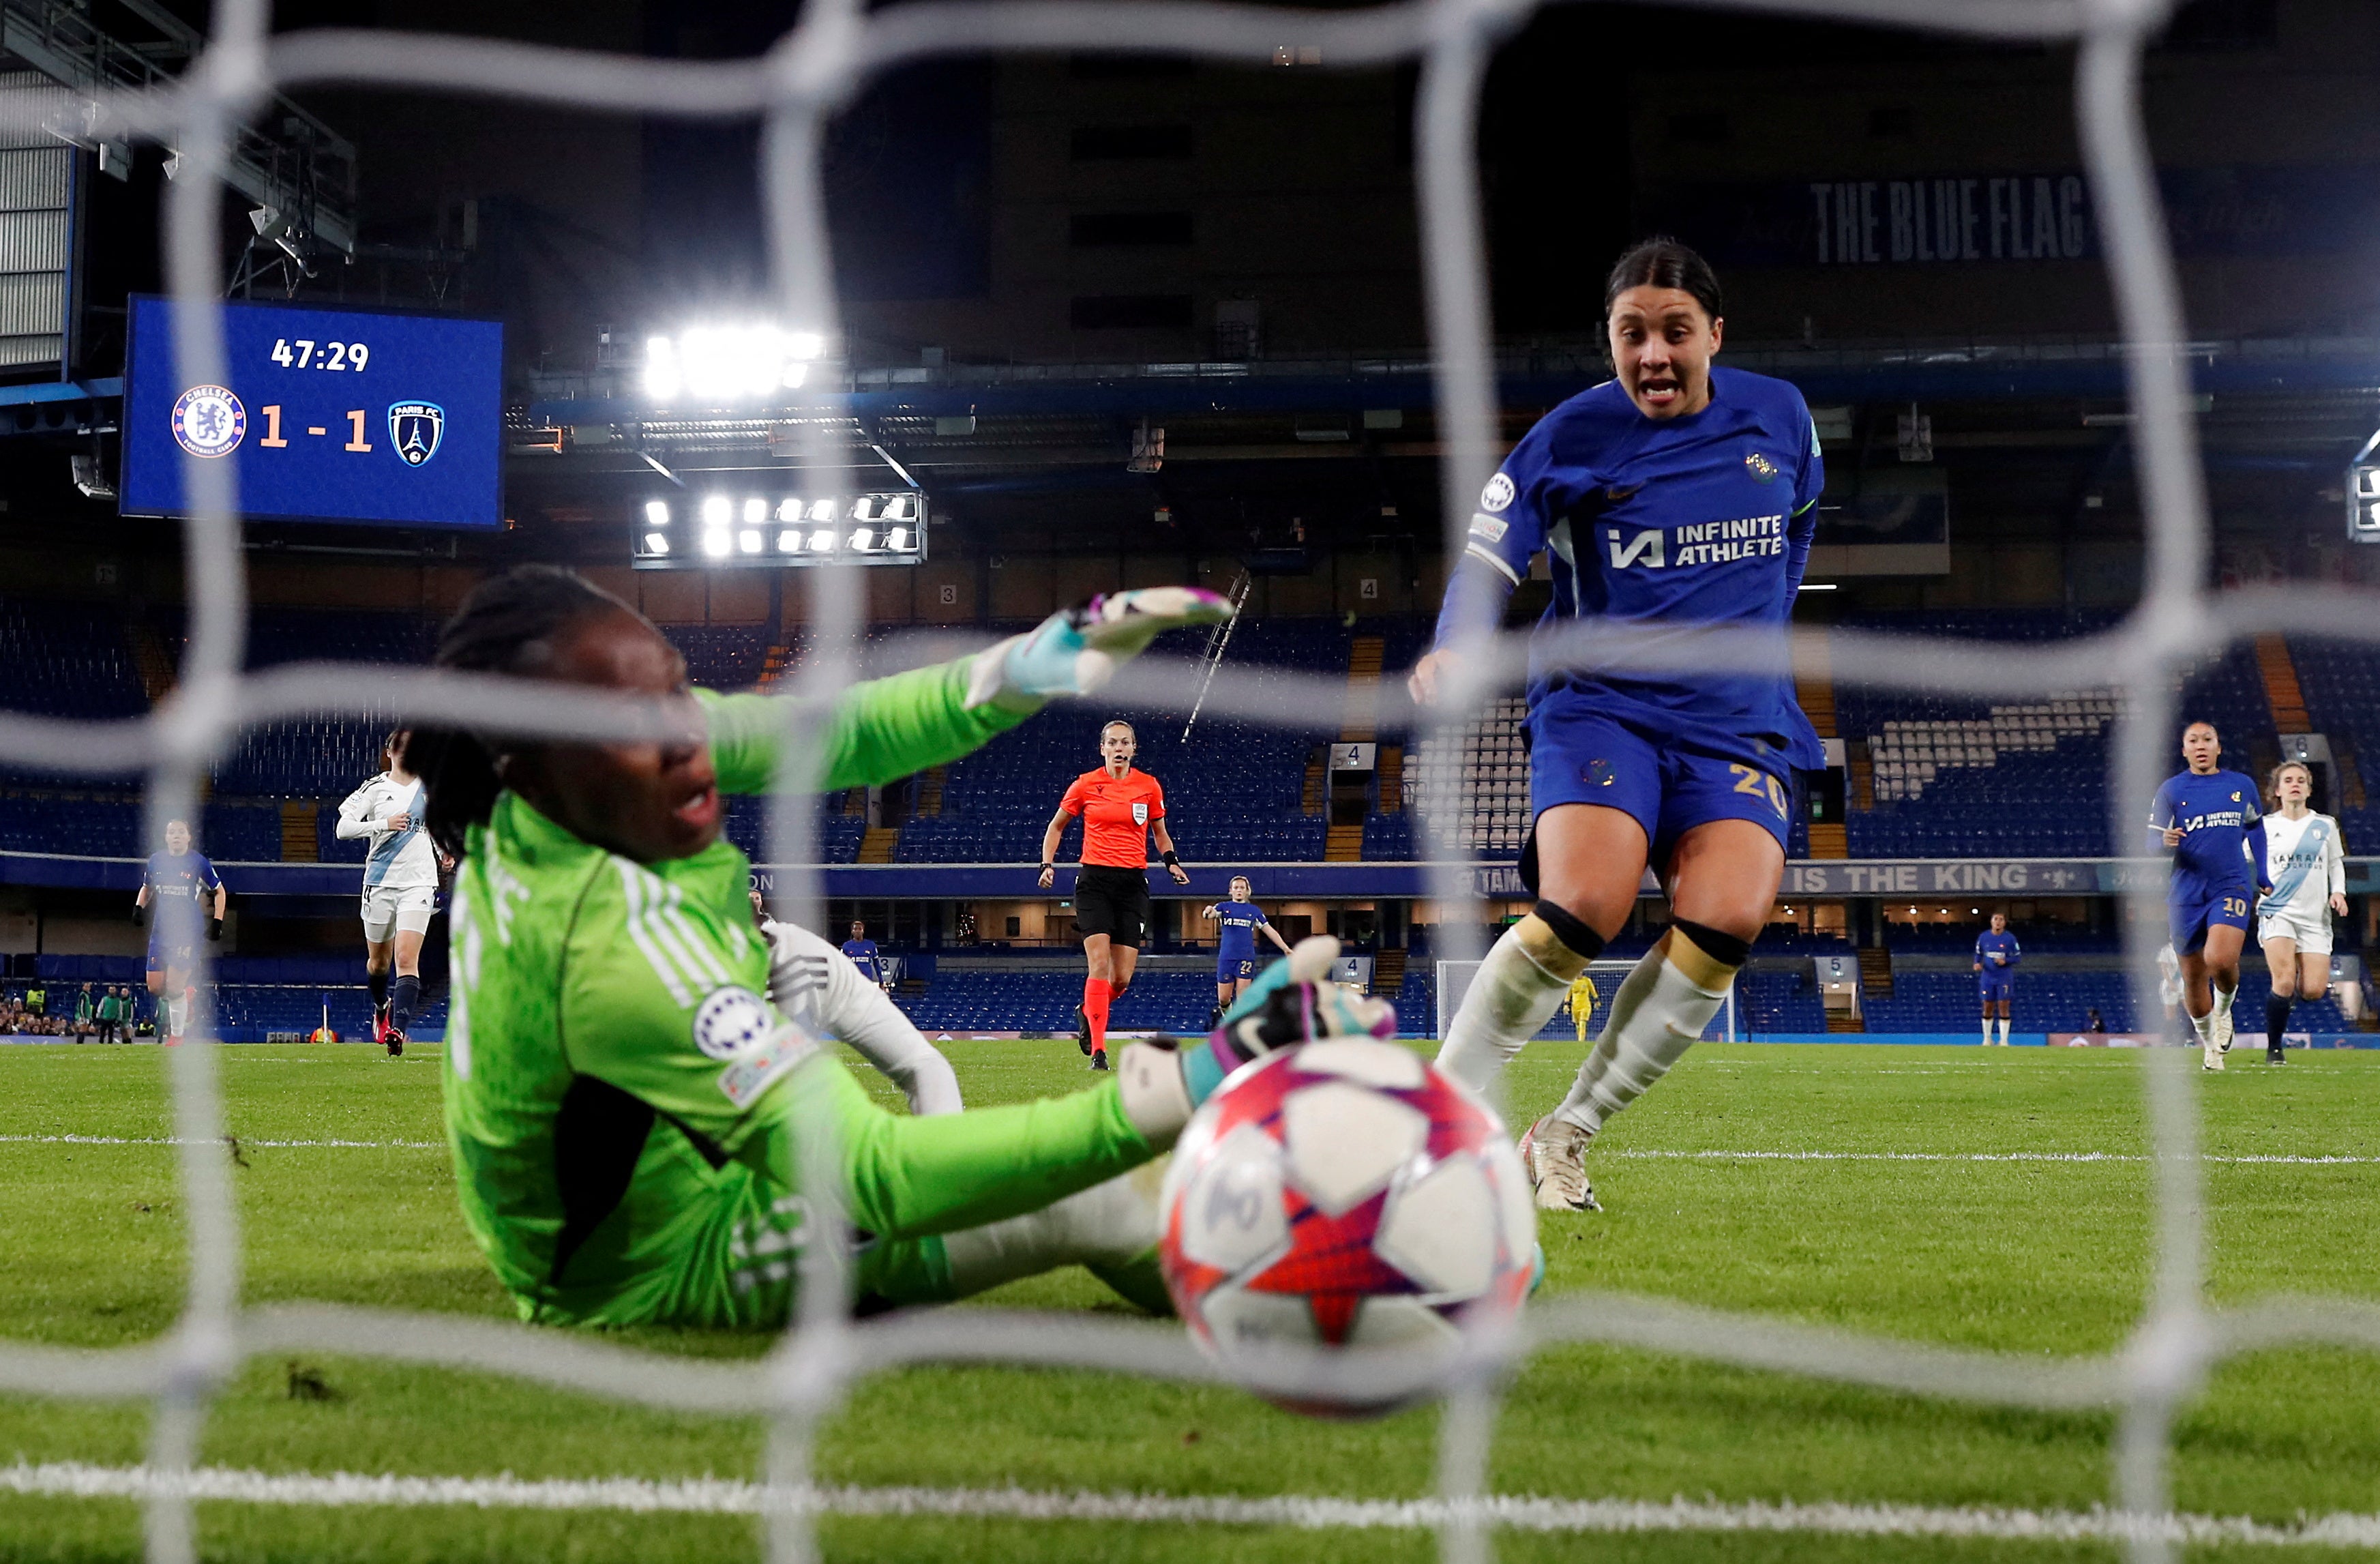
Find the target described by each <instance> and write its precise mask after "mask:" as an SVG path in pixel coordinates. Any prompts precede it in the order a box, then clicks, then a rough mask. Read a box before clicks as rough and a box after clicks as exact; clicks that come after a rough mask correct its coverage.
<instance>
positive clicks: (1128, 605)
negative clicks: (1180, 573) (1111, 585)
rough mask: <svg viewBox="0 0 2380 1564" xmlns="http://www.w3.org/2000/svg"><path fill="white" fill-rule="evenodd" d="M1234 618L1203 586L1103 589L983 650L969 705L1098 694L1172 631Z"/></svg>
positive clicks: (971, 678)
mask: <svg viewBox="0 0 2380 1564" xmlns="http://www.w3.org/2000/svg"><path fill="white" fill-rule="evenodd" d="M1230 617H1232V605H1230V604H1228V603H1226V602H1224V601H1223V599H1222V598H1221V597H1220V595H1218V594H1217V593H1211V592H1208V591H1207V590H1206V589H1205V588H1204V587H1138V588H1135V589H1134V590H1133V591H1131V592H1111V593H1101V594H1100V595H1099V596H1097V597H1094V598H1092V599H1091V600H1090V601H1089V602H1087V603H1080V604H1077V605H1075V606H1074V607H1072V608H1062V609H1060V610H1059V611H1058V612H1057V613H1055V614H1052V615H1050V617H1048V618H1046V619H1044V620H1042V621H1041V622H1040V623H1039V624H1038V625H1037V626H1035V627H1034V628H1033V629H1030V630H1028V631H1026V633H1025V634H1023V635H1013V636H1010V637H1009V638H1008V639H1007V640H1006V641H1002V642H1000V643H999V644H998V645H996V646H993V647H991V648H990V649H989V650H987V651H984V652H981V653H978V654H977V655H976V659H975V666H974V667H973V668H972V669H970V670H969V671H968V675H967V695H966V704H967V707H968V709H969V710H973V709H974V708H976V707H977V706H981V705H986V704H989V703H992V702H994V701H998V702H1000V703H1002V704H1004V705H1010V706H1017V705H1024V704H1028V703H1029V704H1032V705H1038V704H1039V703H1041V702H1043V701H1046V700H1049V699H1050V698H1052V697H1054V696H1059V695H1089V694H1092V693H1095V692H1096V691H1098V690H1099V689H1100V688H1102V687H1103V686H1105V685H1106V683H1107V682H1108V680H1110V679H1111V678H1114V677H1115V671H1116V669H1117V668H1118V667H1120V666H1123V664H1125V663H1128V662H1130V661H1132V659H1134V658H1135V657H1137V656H1139V655H1140V654H1141V653H1142V652H1144V651H1146V650H1147V647H1148V643H1149V642H1150V641H1155V640H1156V639H1157V638H1158V637H1159V636H1160V635H1162V634H1164V633H1165V632H1166V631H1167V630H1170V629H1181V628H1182V627H1183V626H1184V625H1211V624H1215V623H1217V622H1219V621H1220V620H1223V619H1228V618H1230Z"/></svg>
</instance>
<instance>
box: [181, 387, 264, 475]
mask: <svg viewBox="0 0 2380 1564" xmlns="http://www.w3.org/2000/svg"><path fill="white" fill-rule="evenodd" d="M247 434H248V409H246V408H244V407H242V406H240V402H239V398H238V397H235V396H233V395H232V394H231V390H230V388H229V387H228V386H223V385H193V386H191V387H190V388H189V389H188V391H185V392H183V393H182V394H181V396H180V397H177V398H176V400H175V402H174V438H175V439H176V440H177V441H179V442H180V443H181V446H182V449H184V450H186V451H188V452H189V453H190V454H191V455H192V456H196V457H220V456H229V455H231V453H232V452H234V451H235V450H237V449H238V448H239V443H240V441H241V439H242V438H244V437H245V436H246V435H247Z"/></svg>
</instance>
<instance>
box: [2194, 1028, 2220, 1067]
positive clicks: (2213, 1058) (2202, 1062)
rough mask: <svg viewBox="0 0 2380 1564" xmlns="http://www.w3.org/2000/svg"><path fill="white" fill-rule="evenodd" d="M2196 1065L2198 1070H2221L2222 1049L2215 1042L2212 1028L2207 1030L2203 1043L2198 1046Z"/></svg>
mask: <svg viewBox="0 0 2380 1564" xmlns="http://www.w3.org/2000/svg"><path fill="white" fill-rule="evenodd" d="M2198 1064H2199V1068H2200V1069H2222V1068H2223V1049H2222V1047H2221V1045H2218V1044H2217V1043H2216V1041H2215V1038H2214V1035H2213V1029H2212V1028H2209V1029H2208V1035H2207V1037H2206V1039H2205V1041H2204V1042H2203V1043H2201V1044H2200V1045H2198Z"/></svg>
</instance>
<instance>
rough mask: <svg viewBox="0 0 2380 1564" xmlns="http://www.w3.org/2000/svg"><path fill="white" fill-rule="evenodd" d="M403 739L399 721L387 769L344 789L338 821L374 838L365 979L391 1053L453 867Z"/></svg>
mask: <svg viewBox="0 0 2380 1564" xmlns="http://www.w3.org/2000/svg"><path fill="white" fill-rule="evenodd" d="M405 739H406V729H404V728H402V727H400V728H397V729H396V730H395V731H394V732H392V733H391V734H389V736H388V738H387V739H386V741H384V742H383V744H382V745H381V758H382V760H383V761H384V762H386V763H387V769H386V770H384V771H383V772H382V773H381V774H380V775H379V776H375V777H373V778H372V779H371V780H370V781H369V782H366V783H365V784H364V785H363V786H362V787H360V788H357V789H356V790H355V791H354V792H352V793H349V794H348V795H347V797H346V801H345V802H343V803H342V804H340V805H339V824H338V825H337V826H336V827H335V829H336V830H337V832H338V836H339V839H340V840H341V841H353V840H355V839H356V838H358V837H366V838H369V839H370V842H371V849H370V853H369V855H368V856H367V857H366V858H365V859H364V894H363V920H364V977H365V980H366V982H367V984H369V986H370V990H371V998H372V1038H373V1040H374V1041H375V1042H377V1043H379V1044H380V1045H382V1046H383V1047H385V1048H386V1049H387V1050H388V1051H389V1052H390V1053H391V1054H393V1055H394V1054H402V1053H404V1052H405V1044H406V1034H407V1032H409V1031H411V1030H412V1027H413V1012H414V1011H415V1010H416V1009H417V1008H419V1006H420V1004H421V940H422V936H423V935H426V934H427V933H428V932H429V930H430V919H431V915H432V914H433V913H435V912H436V911H437V910H438V874H439V871H440V870H441V869H452V868H453V867H454V866H455V865H454V861H453V860H452V859H448V858H445V857H444V856H443V854H441V853H440V852H439V850H438V849H436V848H435V847H433V846H431V841H430V833H429V832H428V831H426V830H424V829H423V828H422V825H421V800H422V788H421V779H420V778H419V777H418V776H414V775H413V773H411V772H409V771H407V770H406V769H405ZM392 974H394V982H393V983H392Z"/></svg>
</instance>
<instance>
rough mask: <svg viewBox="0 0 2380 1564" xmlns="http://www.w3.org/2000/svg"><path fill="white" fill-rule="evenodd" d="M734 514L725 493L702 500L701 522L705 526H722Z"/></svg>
mask: <svg viewBox="0 0 2380 1564" xmlns="http://www.w3.org/2000/svg"><path fill="white" fill-rule="evenodd" d="M734 514H735V510H734V507H731V506H730V505H729V504H728V503H727V496H726V495H711V496H710V498H708V499H706V500H704V501H703V502H702V524H703V525H704V526H706V527H724V526H725V525H727V523H728V521H729V519H731V518H732V517H733V516H734Z"/></svg>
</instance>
